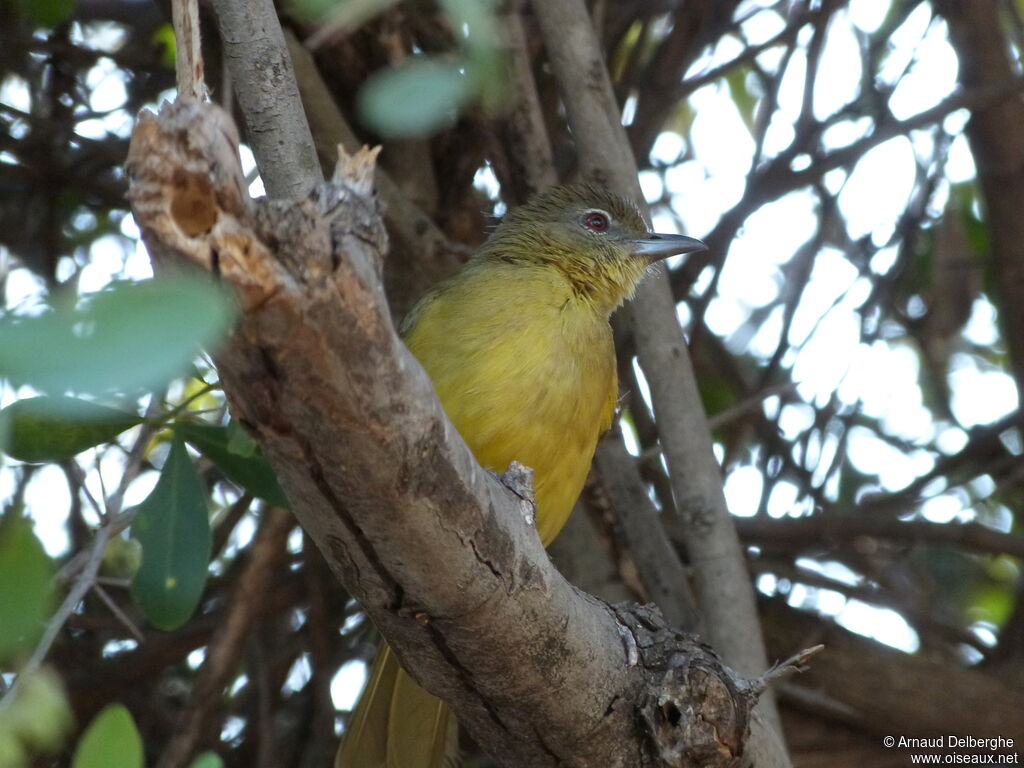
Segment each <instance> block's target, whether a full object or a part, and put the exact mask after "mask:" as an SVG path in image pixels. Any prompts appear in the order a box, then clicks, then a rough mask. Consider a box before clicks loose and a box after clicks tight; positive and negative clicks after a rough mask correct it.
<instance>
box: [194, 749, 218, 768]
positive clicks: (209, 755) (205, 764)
mask: <svg viewBox="0 0 1024 768" xmlns="http://www.w3.org/2000/svg"><path fill="white" fill-rule="evenodd" d="M190 768H224V761H223V760H221V759H220V757H219V756H218V755H217V753H216V752H203V754H201V755H199V756H198V757H197V758H196V759H195V760H193V761H192V765H191V766H190Z"/></svg>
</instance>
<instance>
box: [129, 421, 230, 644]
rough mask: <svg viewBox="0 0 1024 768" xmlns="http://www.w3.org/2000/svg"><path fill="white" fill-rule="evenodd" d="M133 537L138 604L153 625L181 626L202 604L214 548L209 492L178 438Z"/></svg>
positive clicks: (134, 525) (138, 516) (137, 520)
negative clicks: (138, 561) (138, 552)
mask: <svg viewBox="0 0 1024 768" xmlns="http://www.w3.org/2000/svg"><path fill="white" fill-rule="evenodd" d="M131 535H132V538H134V539H137V540H138V542H139V543H140V544H141V545H142V565H141V566H140V567H139V570H138V571H137V572H136V573H135V578H134V579H132V595H133V596H134V598H135V602H136V603H137V604H138V606H139V608H140V609H141V610H142V613H143V615H144V616H145V617H146V619H147V620H148V621H149V622H150V623H151V624H153V625H154V626H156V627H159V628H160V629H163V630H167V631H169V630H172V629H176V628H177V627H180V626H181V625H182V624H184V623H185V622H186V621H188V619H189V617H190V616H191V615H192V612H193V611H194V610H195V608H196V605H197V604H198V603H199V598H200V596H201V595H202V592H203V586H204V585H205V584H206V571H207V567H208V566H209V564H210V547H211V546H212V543H211V537H210V518H209V514H208V512H207V509H206V491H205V489H204V488H203V484H202V483H201V482H200V480H199V476H198V475H197V474H196V470H195V467H194V466H193V465H192V460H191V459H190V458H189V456H188V451H187V450H186V449H185V443H184V442H183V441H182V440H181V438H180V437H179V438H177V439H175V441H174V443H173V444H172V445H171V452H170V454H169V455H168V456H167V461H166V462H165V463H164V468H163V471H162V472H161V473H160V479H159V480H158V481H157V484H156V487H155V488H154V489H153V492H152V493H150V494H149V496H147V497H146V500H145V501H143V502H142V503H141V504H140V505H139V509H138V513H137V514H136V517H135V522H134V523H132V529H131Z"/></svg>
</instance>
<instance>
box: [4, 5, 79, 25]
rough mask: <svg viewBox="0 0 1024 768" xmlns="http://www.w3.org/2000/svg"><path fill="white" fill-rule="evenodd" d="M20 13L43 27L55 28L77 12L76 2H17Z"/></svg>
mask: <svg viewBox="0 0 1024 768" xmlns="http://www.w3.org/2000/svg"><path fill="white" fill-rule="evenodd" d="M15 6H16V7H17V9H18V11H19V12H21V13H22V14H24V15H25V16H26V17H27V18H28V19H29V20H30V21H32V22H33V23H35V24H38V25H39V26H41V27H55V26H57V25H58V24H60V23H61V22H62V21H66V20H67V19H68V17H70V16H71V12H72V11H74V10H75V0H17V2H16V3H15Z"/></svg>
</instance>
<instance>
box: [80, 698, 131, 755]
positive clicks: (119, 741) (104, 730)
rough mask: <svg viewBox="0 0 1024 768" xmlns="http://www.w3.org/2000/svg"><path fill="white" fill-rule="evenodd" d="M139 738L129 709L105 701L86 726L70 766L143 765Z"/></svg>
mask: <svg viewBox="0 0 1024 768" xmlns="http://www.w3.org/2000/svg"><path fill="white" fill-rule="evenodd" d="M142 765H143V762H142V739H141V737H140V736H139V730H138V728H136V727H135V720H134V719H133V718H132V715H131V712H129V711H128V709H127V708H126V707H125V706H124V705H123V704H108V705H107V706H106V707H104V708H103V709H102V710H101V711H100V713H99V714H98V715H96V717H95V718H93V721H92V722H91V723H89V727H88V728H86V730H85V734H84V735H83V736H82V740H81V741H80V742H78V748H77V749H75V757H74V759H73V760H72V761H71V768H142Z"/></svg>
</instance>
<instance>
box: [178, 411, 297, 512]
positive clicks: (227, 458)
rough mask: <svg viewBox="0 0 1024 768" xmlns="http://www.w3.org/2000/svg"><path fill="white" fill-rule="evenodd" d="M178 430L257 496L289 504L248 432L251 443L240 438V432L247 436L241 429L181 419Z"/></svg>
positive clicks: (279, 504)
mask: <svg viewBox="0 0 1024 768" xmlns="http://www.w3.org/2000/svg"><path fill="white" fill-rule="evenodd" d="M174 432H175V434H177V435H178V436H179V437H181V438H183V439H185V440H187V441H188V443H189V445H191V446H192V447H193V448H195V449H196V450H197V451H199V452H200V453H201V454H203V456H205V457H206V458H208V459H209V460H210V461H212V462H213V463H214V464H216V465H217V467H218V468H219V469H220V470H221V472H223V473H224V474H225V475H226V476H227V478H228V479H229V480H231V481H233V482H235V483H238V484H239V485H240V486H242V487H243V488H245V490H247V491H248V492H249V493H251V494H252V495H253V496H258V497H259V498H261V499H265V500H267V501H269V502H270V503H271V504H274V505H275V506H278V507H287V506H288V497H287V496H285V494H284V491H283V490H281V486H280V485H278V483H277V478H276V477H275V476H274V470H272V469H271V468H270V464H268V463H267V460H266V459H265V458H264V457H263V452H262V451H260V449H259V446H258V445H256V443H255V441H253V440H252V438H250V437H248V435H245V437H246V439H247V440H248V443H247V444H244V443H243V442H242V441H241V438H240V437H239V433H242V434H243V435H244V432H242V431H241V430H240V429H236V430H233V429H232V427H230V426H228V427H219V426H216V425H213V424H196V423H195V422H194V421H179V422H176V423H175V424H174Z"/></svg>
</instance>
